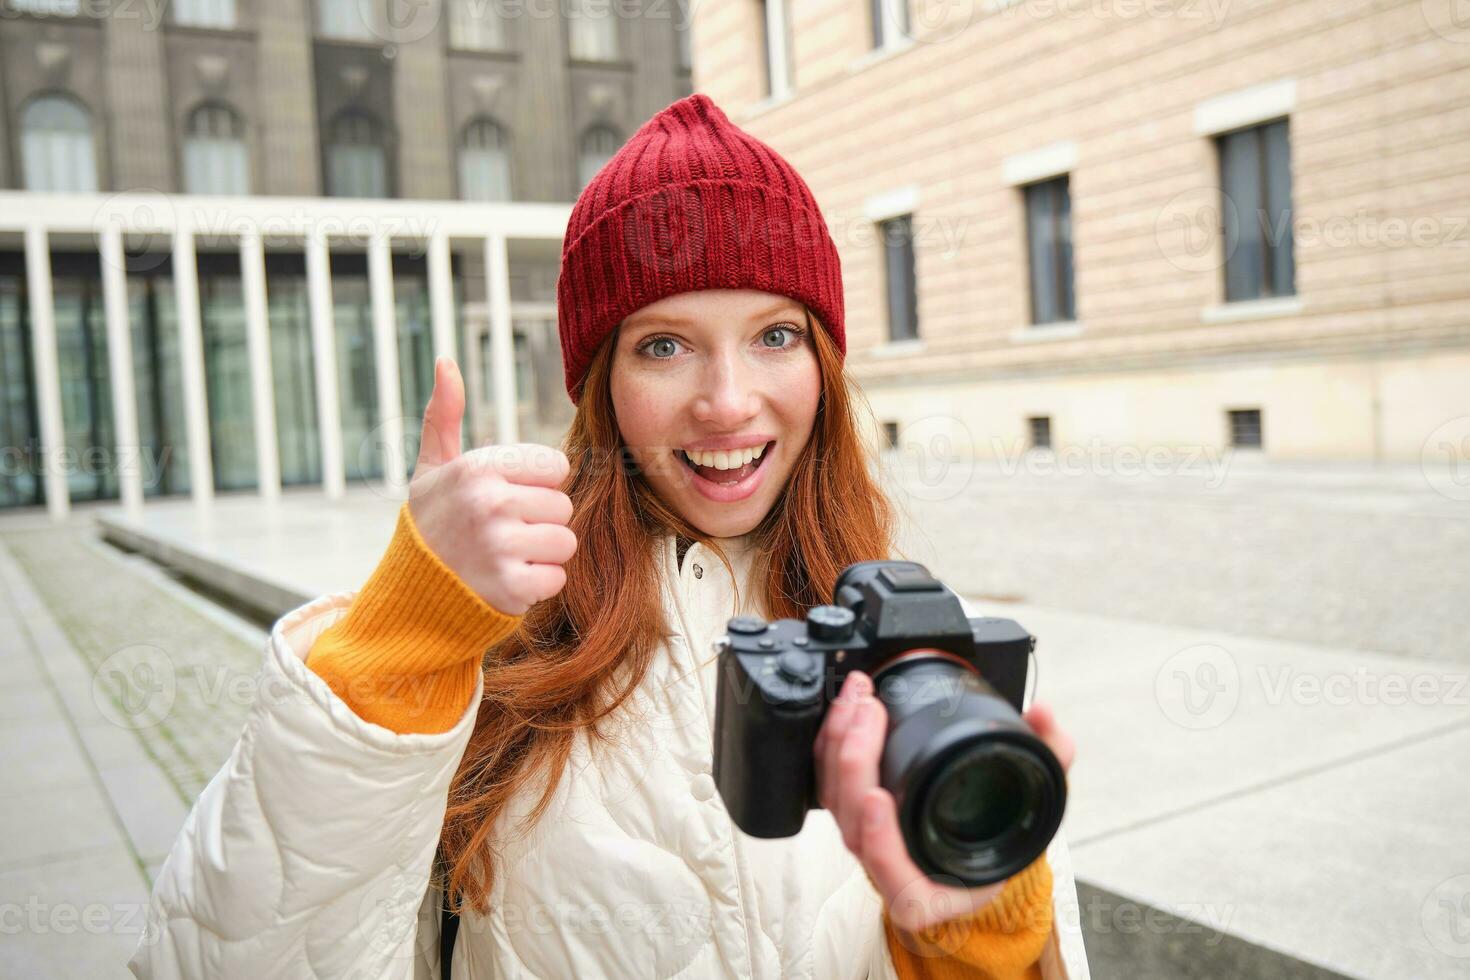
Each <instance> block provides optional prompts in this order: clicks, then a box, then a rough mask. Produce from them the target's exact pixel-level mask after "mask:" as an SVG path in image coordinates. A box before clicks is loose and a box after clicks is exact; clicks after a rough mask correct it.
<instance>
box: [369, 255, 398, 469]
mask: <svg viewBox="0 0 1470 980" xmlns="http://www.w3.org/2000/svg"><path fill="white" fill-rule="evenodd" d="M368 293H369V295H370V296H371V297H372V306H373V360H374V362H375V363H376V364H377V369H378V371H377V373H378V441H379V442H380V443H381V444H382V447H383V480H384V482H385V483H386V484H387V485H388V486H389V487H395V488H398V487H403V486H405V485H406V484H407V482H408V475H407V464H406V463H405V462H404V458H403V456H404V453H403V391H402V388H401V386H400V385H399V383H398V329H397V325H396V320H397V318H396V317H395V316H394V310H393V253H392V250H391V248H390V246H389V242H388V236H387V235H385V234H382V233H376V234H374V235H373V236H372V238H371V239H370V240H369V241H368Z"/></svg>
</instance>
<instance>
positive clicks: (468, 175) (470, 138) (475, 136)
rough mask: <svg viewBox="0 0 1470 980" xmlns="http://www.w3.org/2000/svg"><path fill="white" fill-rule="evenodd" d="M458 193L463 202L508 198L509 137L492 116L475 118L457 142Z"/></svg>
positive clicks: (506, 199)
mask: <svg viewBox="0 0 1470 980" xmlns="http://www.w3.org/2000/svg"><path fill="white" fill-rule="evenodd" d="M459 196H460V197H462V198H464V199H465V200H466V201H509V200H510V199H511V193H510V138H509V137H508V136H506V134H505V130H504V128H502V127H501V125H500V124H499V123H497V122H495V121H494V120H493V119H476V120H474V121H473V122H471V123H470V124H469V125H468V126H466V127H465V129H464V137H463V138H462V139H461V140H460V145H459Z"/></svg>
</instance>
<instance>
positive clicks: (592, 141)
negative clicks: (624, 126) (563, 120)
mask: <svg viewBox="0 0 1470 980" xmlns="http://www.w3.org/2000/svg"><path fill="white" fill-rule="evenodd" d="M622 145H623V138H622V137H621V136H619V135H618V131H617V130H615V129H613V128H612V127H611V126H604V125H595V126H589V127H587V130H586V131H585V132H583V133H582V140H581V142H580V144H579V145H578V147H577V179H578V180H579V181H581V184H580V186H582V187H586V186H587V183H588V182H589V181H590V180H592V178H593V177H596V176H597V171H599V170H601V169H602V167H603V164H605V163H607V161H609V160H611V159H612V156H613V154H614V153H616V152H618V148H619V147H621V146H622Z"/></svg>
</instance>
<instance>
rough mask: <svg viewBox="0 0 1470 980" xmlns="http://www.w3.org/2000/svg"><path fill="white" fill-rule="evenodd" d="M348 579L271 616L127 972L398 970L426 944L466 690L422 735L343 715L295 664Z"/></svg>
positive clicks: (329, 618)
mask: <svg viewBox="0 0 1470 980" xmlns="http://www.w3.org/2000/svg"><path fill="white" fill-rule="evenodd" d="M354 595H355V593H352V592H342V593H335V594H332V595H327V596H323V597H321V598H319V599H316V600H315V601H313V602H310V603H307V604H306V605H304V606H302V607H300V608H299V609H297V610H295V611H293V612H291V613H290V614H288V615H287V616H285V617H283V618H282V619H281V620H280V621H279V622H277V623H276V625H275V627H274V628H273V629H272V631H271V635H270V639H269V641H268V643H267V649H266V655H265V658H264V664H263V666H262V668H261V676H260V678H259V680H260V685H259V688H258V690H259V691H260V694H259V696H258V698H257V700H256V704H255V705H254V706H253V707H252V709H251V711H250V714H249V716H248V718H247V720H246V723H245V728H244V731H243V733H242V734H241V737H240V739H239V741H238V742H237V743H236V745H235V748H234V750H233V752H232V753H231V755H230V758H229V760H228V761H227V762H226V763H225V765H224V767H223V768H222V769H221V770H220V771H219V772H218V773H217V774H216V775H215V777H214V779H212V780H211V781H210V783H209V785H208V786H207V787H205V789H204V792H203V793H202V794H201V795H200V797H199V799H198V801H197V802H196V803H195V804H194V807H193V809H192V810H191V811H190V813H189V816H188V819H187V820H186V821H185V823H184V827H183V829H182V831H181V832H180V833H179V836H178V838H177V839H176V841H175V842H174V846H173V850H172V851H171V852H170V853H169V856H168V859H167V860H166V861H165V863H164V865H163V869H162V871H161V873H160V875H159V877H158V880H157V881H156V882H155V884H154V889H153V896H152V901H151V903H150V907H149V910H148V915H147V920H146V928H145V930H144V934H143V938H142V940H141V941H140V943H139V946H138V949H137V951H136V953H135V954H134V956H133V958H132V960H131V961H130V963H129V967H130V968H131V970H132V971H133V973H134V974H135V975H137V976H139V977H152V978H174V977H180V978H182V977H211V978H213V977H222V978H229V977H247V978H252V980H253V978H259V977H272V978H277V977H279V978H288V977H303V978H307V977H311V978H315V977H327V976H332V977H364V978H366V977H375V978H377V977H411V976H413V975H414V973H415V968H416V963H417V968H418V970H419V975H420V976H422V975H423V973H424V968H425V967H424V965H425V964H426V963H431V962H432V961H433V960H434V959H436V958H437V956H436V950H435V949H434V947H435V944H436V942H437V934H435V933H432V932H430V931H429V930H426V929H423V928H420V918H419V916H420V909H421V906H422V904H423V901H424V898H425V895H426V891H427V889H428V879H429V872H430V869H431V862H432V860H433V855H434V850H435V846H436V844H437V841H438V835H439V828H440V824H441V820H442V816H443V813H444V809H445V805H446V802H447V799H448V790H449V781H450V778H451V776H452V775H453V774H454V771H455V769H456V767H457V765H458V763H459V759H460V756H461V755H462V754H463V752H464V748H465V745H466V743H467V741H468V739H469V736H470V731H471V727H472V726H473V723H474V710H473V707H472V706H473V705H476V704H478V702H479V700H480V693H481V692H480V686H479V684H478V682H477V684H476V689H475V692H474V696H473V697H471V698H470V699H469V704H468V706H466V708H465V709H464V710H463V712H462V714H461V715H460V717H459V719H458V721H457V722H456V723H455V724H454V725H453V726H452V727H450V728H449V729H448V730H447V731H443V732H440V733H435V734H396V733H394V732H391V731H389V730H388V729H386V728H383V727H381V726H378V725H375V724H373V723H371V722H368V721H365V720H363V719H362V718H360V717H359V716H358V715H357V714H355V713H354V712H353V711H352V710H351V709H350V708H349V707H348V706H347V704H345V703H344V702H343V701H342V700H341V699H340V698H339V697H338V696H337V695H336V694H334V693H333V691H332V689H331V688H330V687H329V686H328V684H327V683H326V682H325V681H324V680H323V679H322V678H321V677H320V676H318V675H317V674H316V673H315V672H313V671H312V670H310V669H308V668H307V666H306V664H305V662H304V661H305V657H306V654H307V652H308V651H309V650H310V649H311V646H312V643H313V641H314V640H315V639H316V638H317V637H318V636H319V635H320V634H321V633H322V632H323V631H324V630H326V629H327V628H328V627H329V626H331V625H332V624H333V623H335V622H336V621H338V620H339V619H341V618H342V617H343V616H344V615H345V614H346V613H347V610H348V608H349V606H350V605H351V603H352V600H353V597H354Z"/></svg>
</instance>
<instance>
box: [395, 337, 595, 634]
mask: <svg viewBox="0 0 1470 980" xmlns="http://www.w3.org/2000/svg"><path fill="white" fill-rule="evenodd" d="M464 402H465V395H464V381H463V380H462V379H461V378H460V374H459V367H458V365H456V364H455V362H454V361H453V360H452V359H450V358H447V357H441V358H438V359H436V360H435V362H434V391H433V393H432V394H431V395H430V396H429V405H428V408H427V409H425V411H424V430H423V437H422V439H421V440H420V442H419V456H418V462H417V464H416V465H415V466H414V471H413V478H412V479H411V480H409V484H408V507H409V511H410V513H411V514H412V516H413V520H414V524H415V525H416V526H417V527H418V531H419V536H420V537H422V538H423V539H424V543H425V544H427V545H428V546H429V548H430V549H431V550H432V551H433V552H434V554H435V555H437V556H438V557H439V559H440V560H441V561H442V562H444V564H446V565H448V566H449V568H450V569H451V570H452V571H453V572H454V573H455V574H456V575H458V576H459V577H460V578H461V579H462V580H463V581H464V582H465V583H466V584H467V585H469V587H470V588H471V589H473V590H474V591H475V592H476V593H477V594H478V595H479V596H480V598H482V599H484V600H485V601H486V602H488V603H489V604H490V605H492V606H494V607H495V608H496V609H498V610H500V611H501V612H503V613H506V614H507V615H511V616H519V615H522V614H523V613H525V611H526V610H527V609H529V608H530V607H531V606H533V605H535V604H536V603H538V602H540V601H541V600H543V599H549V598H551V597H552V596H554V595H556V594H557V593H558V592H560V591H561V590H562V588H563V587H564V586H565V585H566V582H567V577H566V570H565V569H564V568H563V567H562V565H563V564H565V563H566V562H567V561H570V560H571V557H572V555H574V554H575V553H576V551H577V536H576V534H575V533H574V532H573V531H572V529H571V528H569V527H568V526H567V525H568V524H569V523H570V522H571V519H572V500H571V498H570V497H568V496H567V495H566V494H565V493H563V492H562V491H561V489H560V488H561V486H562V484H563V483H565V482H566V478H567V475H568V474H569V473H570V472H571V465H570V463H569V462H568V460H567V457H566V454H565V453H563V452H561V451H560V450H558V449H554V448H552V447H550V446H541V445H537V444H535V443H516V444H514V445H509V446H484V447H481V448H479V449H472V450H470V451H469V452H467V453H462V452H461V451H460V435H459V433H460V423H461V420H462V419H463V418H464Z"/></svg>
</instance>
